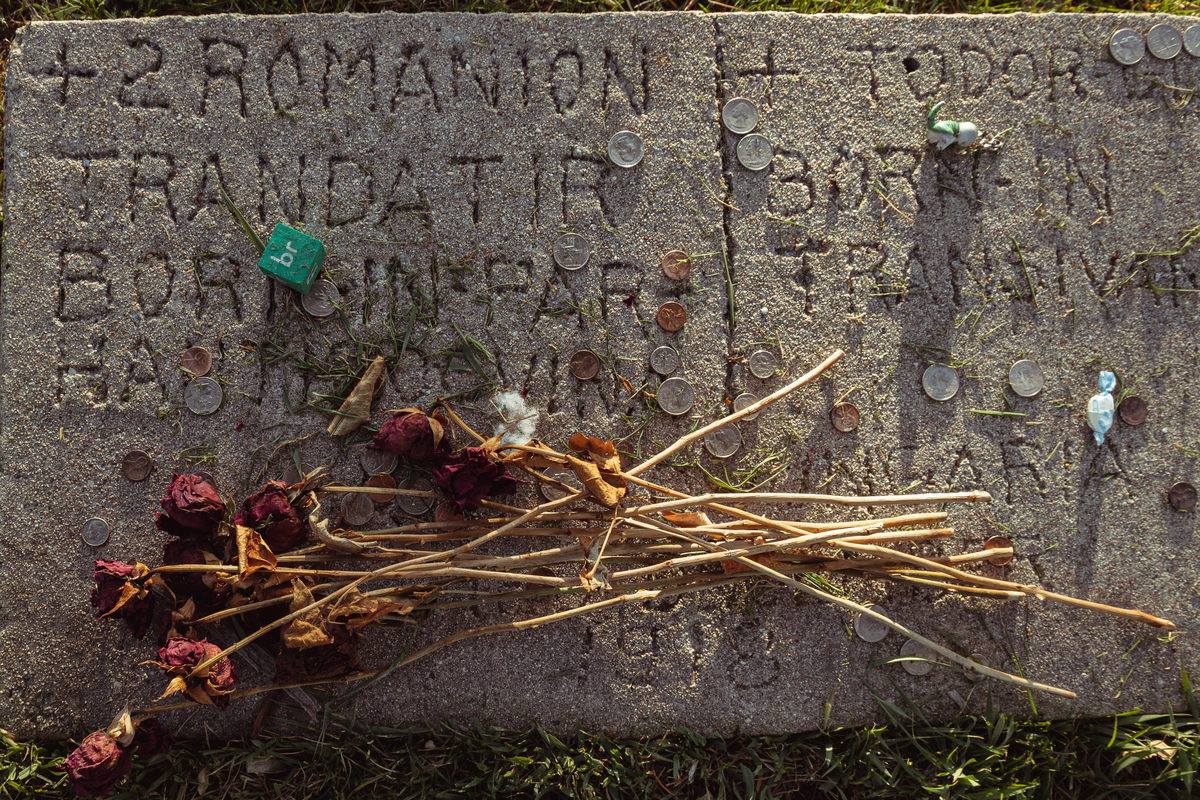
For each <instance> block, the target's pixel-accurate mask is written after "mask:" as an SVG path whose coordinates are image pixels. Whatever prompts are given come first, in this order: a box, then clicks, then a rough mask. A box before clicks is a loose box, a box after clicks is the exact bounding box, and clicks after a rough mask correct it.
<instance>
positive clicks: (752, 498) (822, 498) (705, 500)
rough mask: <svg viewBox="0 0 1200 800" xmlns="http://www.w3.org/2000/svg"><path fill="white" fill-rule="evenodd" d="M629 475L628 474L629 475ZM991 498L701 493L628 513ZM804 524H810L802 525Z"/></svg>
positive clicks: (968, 495) (986, 498)
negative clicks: (706, 507)
mask: <svg viewBox="0 0 1200 800" xmlns="http://www.w3.org/2000/svg"><path fill="white" fill-rule="evenodd" d="M626 474H628V473H626ZM991 499H992V496H991V495H990V494H988V493H987V492H938V493H933V494H890V495H877V496H873V497H872V496H861V497H856V496H854V495H836V494H791V493H788V492H746V493H745V494H739V493H728V492H723V493H719V494H698V495H694V496H692V497H682V498H680V499H678V500H666V501H664V502H661V503H651V504H649V505H644V506H636V507H634V508H629V509H626V513H628V514H648V513H650V512H654V511H672V510H674V509H677V508H687V507H689V506H694V505H710V504H712V503H721V504H731V503H732V504H735V505H736V504H739V503H781V504H786V503H819V504H822V505H842V506H886V505H924V504H927V503H963V502H967V503H977V502H983V503H986V502H990V501H991ZM799 524H801V525H804V524H807V523H799Z"/></svg>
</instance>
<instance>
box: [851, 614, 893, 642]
mask: <svg viewBox="0 0 1200 800" xmlns="http://www.w3.org/2000/svg"><path fill="white" fill-rule="evenodd" d="M868 608H870V609H871V610H872V611H874V612H876V613H878V614H883V615H884V616H887V611H886V610H885V609H884V607H883V606H868ZM890 630H891V628H889V627H888V626H887V625H884V624H883V623H882V622H880V621H879V620H877V619H873V618H871V617H868V616H867V615H866V614H859V615H858V616H857V617H855V618H854V634H855V635H856V636H857V637H858V638H860V639H862V640H863V641H864V642H871V643H872V644H874V643H875V642H881V641H883V639H884V637H886V636H887V635H888V631H890Z"/></svg>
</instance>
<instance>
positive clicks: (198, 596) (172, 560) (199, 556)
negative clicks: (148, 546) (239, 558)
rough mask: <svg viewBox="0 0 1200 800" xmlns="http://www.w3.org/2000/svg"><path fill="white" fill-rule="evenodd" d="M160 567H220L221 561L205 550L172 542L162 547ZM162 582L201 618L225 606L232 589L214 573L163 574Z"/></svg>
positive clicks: (186, 542)
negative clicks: (192, 565)
mask: <svg viewBox="0 0 1200 800" xmlns="http://www.w3.org/2000/svg"><path fill="white" fill-rule="evenodd" d="M162 560H163V564H220V563H221V560H220V559H219V558H217V557H216V556H215V555H213V554H212V553H210V552H209V551H207V550H204V549H202V548H200V547H198V546H197V545H196V544H194V543H193V542H190V541H186V540H183V539H171V540H170V541H169V542H167V543H166V544H165V545H163V559H162ZM161 574H162V578H163V581H164V582H166V584H167V586H168V587H170V589H171V591H172V592H174V593H175V598H176V599H177V600H178V601H180V602H183V601H185V600H188V599H189V598H190V599H191V600H192V601H193V602H194V603H195V604H196V612H197V613H198V614H199V615H201V616H203V615H204V614H209V613H212V612H213V611H216V610H218V609H219V608H221V606H222V605H224V603H225V601H226V600H228V599H229V595H230V594H232V593H233V590H232V589H231V588H230V587H229V583H228V581H227V580H226V579H225V577H224V576H223V575H221V574H219V573H216V572H164V573H161Z"/></svg>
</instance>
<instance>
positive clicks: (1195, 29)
mask: <svg viewBox="0 0 1200 800" xmlns="http://www.w3.org/2000/svg"><path fill="white" fill-rule="evenodd" d="M1183 49H1184V50H1187V51H1188V53H1189V54H1191V55H1193V56H1200V25H1189V26H1188V27H1187V28H1186V29H1185V30H1184V31H1183Z"/></svg>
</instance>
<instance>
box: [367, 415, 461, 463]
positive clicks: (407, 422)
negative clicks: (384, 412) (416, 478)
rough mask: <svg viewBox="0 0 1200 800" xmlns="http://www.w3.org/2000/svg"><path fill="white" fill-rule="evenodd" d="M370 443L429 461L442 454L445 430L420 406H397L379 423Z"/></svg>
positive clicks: (412, 458) (403, 455) (396, 452)
mask: <svg viewBox="0 0 1200 800" xmlns="http://www.w3.org/2000/svg"><path fill="white" fill-rule="evenodd" d="M374 445H375V447H377V448H379V449H380V450H386V451H388V452H389V453H395V454H396V455H398V456H400V457H401V458H406V459H408V460H409V461H429V460H430V459H433V458H435V457H437V456H440V455H443V454H445V452H446V447H447V440H446V431H445V429H444V428H443V427H442V423H440V422H438V421H437V420H436V419H434V418H433V417H431V416H429V415H427V414H426V413H425V412H423V411H421V409H419V408H401V409H399V410H398V411H395V412H393V413H392V417H391V419H389V420H388V421H387V422H385V423H383V426H382V427H380V429H379V432H378V433H376V434H375V441H374Z"/></svg>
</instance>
